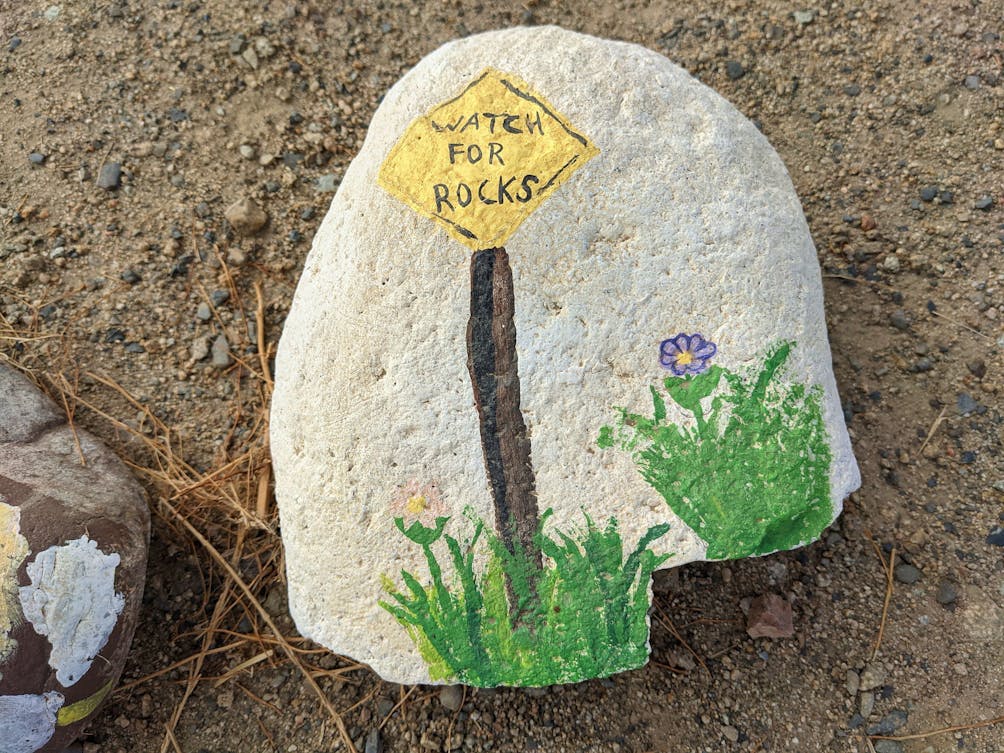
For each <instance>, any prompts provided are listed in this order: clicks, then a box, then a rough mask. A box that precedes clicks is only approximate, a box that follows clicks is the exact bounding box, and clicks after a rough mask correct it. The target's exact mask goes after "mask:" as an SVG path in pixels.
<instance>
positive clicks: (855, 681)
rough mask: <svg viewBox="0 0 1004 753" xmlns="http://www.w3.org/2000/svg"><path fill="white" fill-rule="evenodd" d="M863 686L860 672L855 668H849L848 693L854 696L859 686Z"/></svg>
mask: <svg viewBox="0 0 1004 753" xmlns="http://www.w3.org/2000/svg"><path fill="white" fill-rule="evenodd" d="M860 686H861V678H860V677H859V676H858V673H857V672H855V671H854V670H853V669H848V670H847V685H846V687H847V695H850V696H854V695H857V694H858V688H859V687H860Z"/></svg>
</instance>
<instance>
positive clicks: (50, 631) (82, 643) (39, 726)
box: [0, 365, 150, 753]
mask: <svg viewBox="0 0 1004 753" xmlns="http://www.w3.org/2000/svg"><path fill="white" fill-rule="evenodd" d="M0 395H2V396H3V397H2V398H0V400H2V402H0V750H2V751H3V752H4V753H38V752H41V753H57V752H58V751H62V750H63V749H64V748H65V747H66V746H67V745H68V744H69V743H71V742H72V741H73V740H74V739H75V738H76V737H77V736H78V735H79V734H80V732H81V731H82V729H83V727H84V726H86V724H87V722H88V720H89V719H90V718H91V717H92V716H93V715H94V713H95V711H97V709H98V707H99V706H100V705H101V703H102V702H103V701H104V700H105V699H106V698H107V697H108V695H109V693H110V692H111V691H112V690H113V689H114V687H115V683H116V682H117V681H118V677H119V675H120V674H121V672H122V667H123V665H124V664H125V659H126V655H127V654H128V651H129V645H130V642H131V641H132V636H133V631H134V630H135V628H136V622H137V619H138V615H139V607H140V602H141V600H142V596H143V583H144V579H145V576H146V557H147V547H148V539H149V532H150V517H149V511H148V510H147V506H146V499H145V495H144V493H143V490H142V488H141V487H140V486H139V484H138V483H137V482H136V480H135V479H134V478H133V477H132V476H131V475H130V473H129V472H128V470H127V469H126V467H125V465H124V464H123V463H122V461H120V460H119V459H118V458H117V457H116V456H115V455H114V454H113V453H112V452H111V451H110V450H108V448H106V447H105V446H104V445H102V444H101V443H100V442H99V441H98V440H97V439H95V438H94V437H93V436H91V435H90V434H88V433H87V432H85V431H82V430H80V429H76V430H74V429H72V428H71V427H70V426H68V425H67V424H66V422H65V419H64V417H63V415H62V413H61V412H60V411H58V410H57V408H56V406H55V405H53V404H52V402H51V401H49V399H48V398H46V397H45V396H44V395H42V394H41V393H40V392H39V391H38V390H37V389H36V388H35V386H34V385H33V384H31V382H30V381H28V379H26V378H25V377H24V376H22V375H21V374H19V373H18V372H16V371H13V370H12V369H10V368H8V367H6V366H2V365H0Z"/></svg>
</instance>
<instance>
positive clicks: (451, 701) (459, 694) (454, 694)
mask: <svg viewBox="0 0 1004 753" xmlns="http://www.w3.org/2000/svg"><path fill="white" fill-rule="evenodd" d="M439 702H440V703H441V704H443V706H444V707H446V708H447V709H449V710H450V711H460V706H461V705H462V704H463V702H464V691H463V688H462V687H461V686H460V685H444V686H443V688H442V689H441V690H440V691H439Z"/></svg>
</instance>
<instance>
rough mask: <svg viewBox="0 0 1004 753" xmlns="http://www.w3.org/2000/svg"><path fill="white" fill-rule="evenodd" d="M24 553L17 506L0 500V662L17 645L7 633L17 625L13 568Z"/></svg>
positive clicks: (18, 616)
mask: <svg viewBox="0 0 1004 753" xmlns="http://www.w3.org/2000/svg"><path fill="white" fill-rule="evenodd" d="M28 552H29V549H28V541H27V539H25V538H24V536H22V535H21V511H20V509H18V508H17V507H13V506H11V505H8V504H5V503H3V502H0V662H3V661H4V660H6V659H7V658H8V657H9V656H10V655H11V654H12V653H14V649H15V648H17V643H16V641H15V640H14V639H13V638H11V636H10V634H11V632H12V631H13V630H14V628H15V627H17V626H18V625H19V624H21V607H20V602H19V600H18V596H17V594H18V591H17V570H18V568H19V567H21V563H22V562H24V559H25V557H27V556H28Z"/></svg>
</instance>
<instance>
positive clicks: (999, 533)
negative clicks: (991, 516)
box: [987, 526, 1004, 546]
mask: <svg viewBox="0 0 1004 753" xmlns="http://www.w3.org/2000/svg"><path fill="white" fill-rule="evenodd" d="M987 543H988V544H990V546H1004V528H1001V527H1000V526H997V527H996V528H991V529H990V534H989V535H988V536H987Z"/></svg>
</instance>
